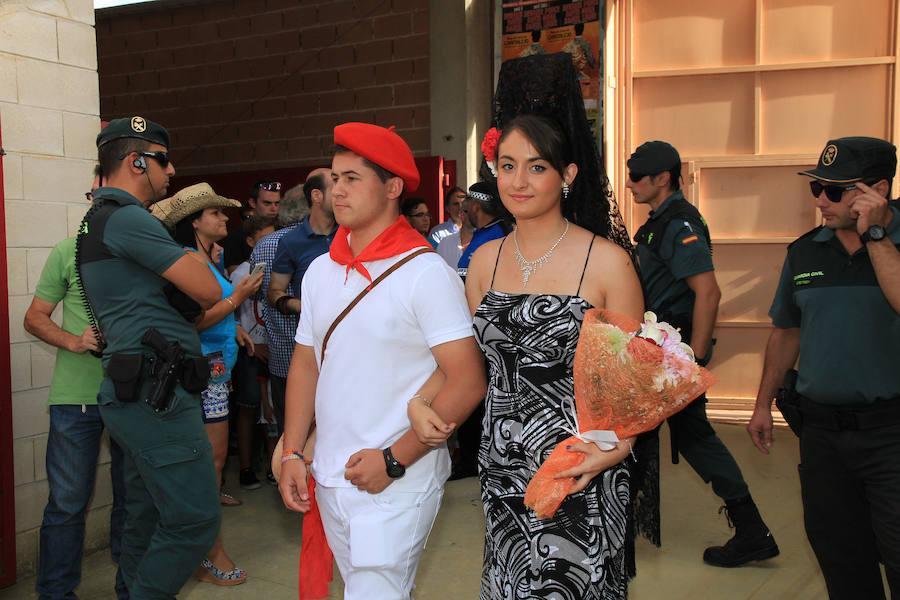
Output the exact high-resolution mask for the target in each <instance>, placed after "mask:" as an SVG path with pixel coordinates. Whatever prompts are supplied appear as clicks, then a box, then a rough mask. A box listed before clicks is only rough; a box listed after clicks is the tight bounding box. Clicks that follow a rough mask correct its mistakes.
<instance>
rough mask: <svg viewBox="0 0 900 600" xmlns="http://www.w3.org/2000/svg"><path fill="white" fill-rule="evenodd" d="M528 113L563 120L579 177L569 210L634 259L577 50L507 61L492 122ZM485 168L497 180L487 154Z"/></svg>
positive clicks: (565, 202) (571, 216)
mask: <svg viewBox="0 0 900 600" xmlns="http://www.w3.org/2000/svg"><path fill="white" fill-rule="evenodd" d="M525 113H528V114H536V115H540V116H542V117H545V118H548V119H550V120H551V121H552V122H554V123H556V124H558V125H559V127H560V128H561V130H562V131H563V133H564V134H565V136H566V139H567V140H568V142H569V144H570V146H571V149H572V157H573V160H574V162H575V164H577V165H578V177H576V178H575V181H574V183H573V184H572V186H571V188H570V192H569V197H568V198H567V199H564V200H563V203H562V212H563V216H564V217H566V218H567V219H569V220H570V221H572V222H573V223H575V224H577V225H580V226H581V227H584V228H585V229H589V230H590V231H592V232H594V233H596V234H597V235H599V236H602V237H604V238H606V239H608V240H610V241H612V242H614V243H615V244H618V245H619V246H621V247H622V248H624V249H625V251H626V252H628V254H629V255H630V256H631V257H632V260H633V259H634V248H633V246H632V244H631V238H630V237H629V235H628V231H627V230H626V229H625V222H624V221H623V220H622V215H621V213H620V212H619V205H618V202H616V198H615V195H614V194H613V193H612V190H610V189H609V178H608V177H607V176H606V171H605V169H604V168H603V162H602V161H601V157H600V153H599V151H598V150H597V143H596V140H595V139H594V135H593V132H592V131H591V128H590V125H589V124H588V120H587V115H586V114H585V112H584V100H583V99H582V96H581V86H580V85H578V78H577V75H576V73H575V68H574V67H573V66H572V55H571V54H568V53H566V52H557V53H554V54H535V55H533V56H527V57H525V58H514V59H511V60H507V61H506V62H504V63H503V65H502V66H501V67H500V78H499V80H498V82H497V91H496V93H495V94H494V116H493V120H492V121H491V125H492V126H493V127H496V128H497V129H500V130H502V129H503V126H504V125H505V124H506V123H508V122H509V121H511V120H512V119H513V118H514V117H516V116H517V115H520V114H525ZM479 174H480V175H481V178H482V179H483V180H484V181H494V180H495V177H494V175H493V174H492V173H491V171H490V169H489V168H488V166H487V163H486V162H485V161H484V159H482V165H481V170H480V172H479Z"/></svg>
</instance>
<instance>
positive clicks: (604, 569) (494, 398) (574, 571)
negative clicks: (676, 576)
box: [474, 282, 629, 600]
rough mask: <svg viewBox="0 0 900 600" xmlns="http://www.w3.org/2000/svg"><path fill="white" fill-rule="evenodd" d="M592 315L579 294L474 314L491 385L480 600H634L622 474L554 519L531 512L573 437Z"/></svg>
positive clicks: (490, 306)
mask: <svg viewBox="0 0 900 600" xmlns="http://www.w3.org/2000/svg"><path fill="white" fill-rule="evenodd" d="M492 285H493V282H492ZM580 291H581V290H580V285H579V291H578V293H580ZM588 308H591V306H590V304H589V303H588V302H587V301H586V300H584V299H583V298H581V297H579V296H578V295H577V293H576V295H575V296H567V295H555V294H510V293H505V292H499V291H496V290H493V289H491V290H489V291H488V293H487V294H486V295H485V297H484V299H483V300H482V302H481V305H480V306H479V307H478V310H477V311H476V312H475V317H474V324H475V336H476V339H477V340H478V343H479V344H480V346H481V348H482V350H483V352H484V354H485V356H486V357H487V360H488V363H489V383H490V385H489V389H488V396H487V400H486V404H485V417H484V426H483V429H482V437H481V447H480V449H479V455H478V462H479V472H480V476H481V496H482V500H483V502H484V513H485V519H486V521H487V527H486V533H485V544H484V567H483V570H482V579H481V598H482V600H487V599H492V600H493V599H497V600H499V599H504V600H506V599H513V598H552V599H554V600H569V599H571V600H582V599H598V600H600V599H602V600H611V599H621V598H625V597H626V594H627V592H626V590H627V578H626V574H625V551H624V547H625V543H626V542H625V538H626V523H627V519H626V512H627V511H628V510H629V508H628V507H629V479H628V472H627V469H626V468H625V467H624V466H622V465H621V464H620V465H617V466H615V467H612V468H610V469H608V470H607V471H605V472H603V473H602V474H600V475H598V476H597V477H595V478H594V480H593V481H592V482H591V484H590V485H588V487H587V488H586V489H585V490H584V491H582V492H580V493H578V494H574V495H571V496H568V497H566V499H565V500H564V501H563V503H562V505H560V507H559V509H558V510H557V511H556V514H555V515H554V516H553V518H551V519H547V520H541V519H538V518H537V517H535V515H534V512H533V511H532V510H531V509H528V508H526V507H525V505H524V498H525V488H526V487H527V486H528V482H529V481H530V480H531V477H532V476H533V475H534V474H535V473H536V472H537V470H538V468H539V467H540V466H541V464H542V463H543V461H544V460H545V459H546V458H547V456H548V455H549V454H550V452H551V451H552V450H553V449H554V448H555V447H556V445H557V444H558V443H559V442H561V441H563V440H564V439H566V438H567V437H569V434H568V433H567V432H566V431H565V430H563V429H562V426H563V425H564V424H565V419H564V417H563V412H562V411H563V408H562V406H561V401H562V400H563V399H564V398H571V397H572V396H573V393H574V384H573V379H572V364H573V361H574V357H575V346H576V344H577V342H578V335H579V332H580V331H581V323H582V320H583V318H584V313H585V311H586V310H587V309H588ZM568 410H572V408H571V406H569V408H568Z"/></svg>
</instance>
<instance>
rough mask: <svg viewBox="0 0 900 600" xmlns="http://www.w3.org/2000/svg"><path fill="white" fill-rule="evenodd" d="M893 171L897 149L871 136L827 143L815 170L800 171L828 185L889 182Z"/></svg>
mask: <svg viewBox="0 0 900 600" xmlns="http://www.w3.org/2000/svg"><path fill="white" fill-rule="evenodd" d="M896 170H897V148H896V147H895V146H894V145H893V144H892V143H890V142H888V141H885V140H882V139H879V138H872V137H860V136H857V137H843V138H838V139H836V140H828V144H827V145H826V146H825V149H824V150H822V155H821V156H819V164H818V165H816V168H815V169H810V170H808V171H800V172H799V173H798V175H806V176H807V177H812V178H813V179H818V180H820V181H825V182H828V183H853V182H855V181H863V180H866V181H873V180H874V181H879V180H881V179H892V178H893V177H894V172H895V171H896Z"/></svg>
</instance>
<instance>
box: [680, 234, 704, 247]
mask: <svg viewBox="0 0 900 600" xmlns="http://www.w3.org/2000/svg"><path fill="white" fill-rule="evenodd" d="M698 239H700V238H698V237H697V236H696V235H689V236H687V237H686V238H684V239H683V240H681V244H682V245H684V246H686V245H688V244H690V243H692V242H696V241H697V240H698Z"/></svg>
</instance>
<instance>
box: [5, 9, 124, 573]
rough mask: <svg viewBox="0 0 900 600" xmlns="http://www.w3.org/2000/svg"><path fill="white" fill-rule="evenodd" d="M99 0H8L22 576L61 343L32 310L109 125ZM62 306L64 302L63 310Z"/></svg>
mask: <svg viewBox="0 0 900 600" xmlns="http://www.w3.org/2000/svg"><path fill="white" fill-rule="evenodd" d="M99 109H100V96H99V88H98V79H97V52H96V42H95V33H94V7H93V1H92V0H39V1H38V0H31V1H26V0H3V1H2V2H0V128H2V136H3V148H4V150H5V151H6V152H7V155H6V156H4V157H3V184H4V189H3V192H4V197H5V205H4V211H5V214H6V246H7V247H6V265H5V268H6V269H7V273H8V276H9V289H8V293H9V307H10V310H9V326H10V342H11V343H10V363H11V372H12V392H13V438H14V439H13V455H14V468H15V486H16V487H15V499H16V502H15V506H16V549H17V563H18V569H17V570H18V573H19V576H20V577H25V576H28V575H30V574H32V573H33V572H34V571H35V569H36V567H37V561H38V528H39V526H40V523H41V517H42V513H43V509H44V505H45V504H46V502H47V494H48V490H47V481H46V471H45V467H44V456H45V451H46V444H47V431H48V429H49V415H48V412H47V404H46V402H47V393H48V386H49V385H50V380H51V377H52V373H53V365H54V361H55V356H56V353H55V349H54V348H52V347H51V346H48V345H47V344H44V343H43V342H40V341H38V340H37V339H36V338H34V337H32V336H31V335H29V334H27V333H26V332H25V330H24V329H23V327H22V320H23V318H24V316H25V311H26V309H27V308H28V306H29V304H30V303H31V298H32V294H33V293H34V288H35V286H36V284H37V281H38V278H39V277H40V273H41V269H42V268H43V265H44V261H45V260H46V259H47V255H48V254H49V252H50V249H51V248H52V247H53V246H54V245H55V244H56V243H57V242H59V241H60V240H62V239H63V238H65V237H67V236H69V235H72V234H73V233H74V232H75V230H76V229H77V226H78V223H79V222H80V220H81V217H82V216H83V215H84V212H85V211H86V210H87V206H88V205H87V201H86V200H85V198H84V192H86V191H87V190H89V189H90V184H91V179H92V170H93V167H94V162H95V159H96V149H95V147H94V138H95V136H96V135H97V132H98V131H99V129H100V119H99V112H100V110H99ZM58 312H59V309H57V313H58ZM100 462H101V464H100V466H99V472H98V478H97V487H96V490H95V492H94V498H93V501H92V505H91V508H90V512H89V514H88V517H87V523H88V528H87V539H86V547H87V550H92V549H96V548H100V547H102V546H104V545H106V544H108V539H109V538H108V531H109V510H110V505H111V488H110V483H109V465H108V462H109V452H108V450H105V449H104V451H103V452H101V459H100Z"/></svg>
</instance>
